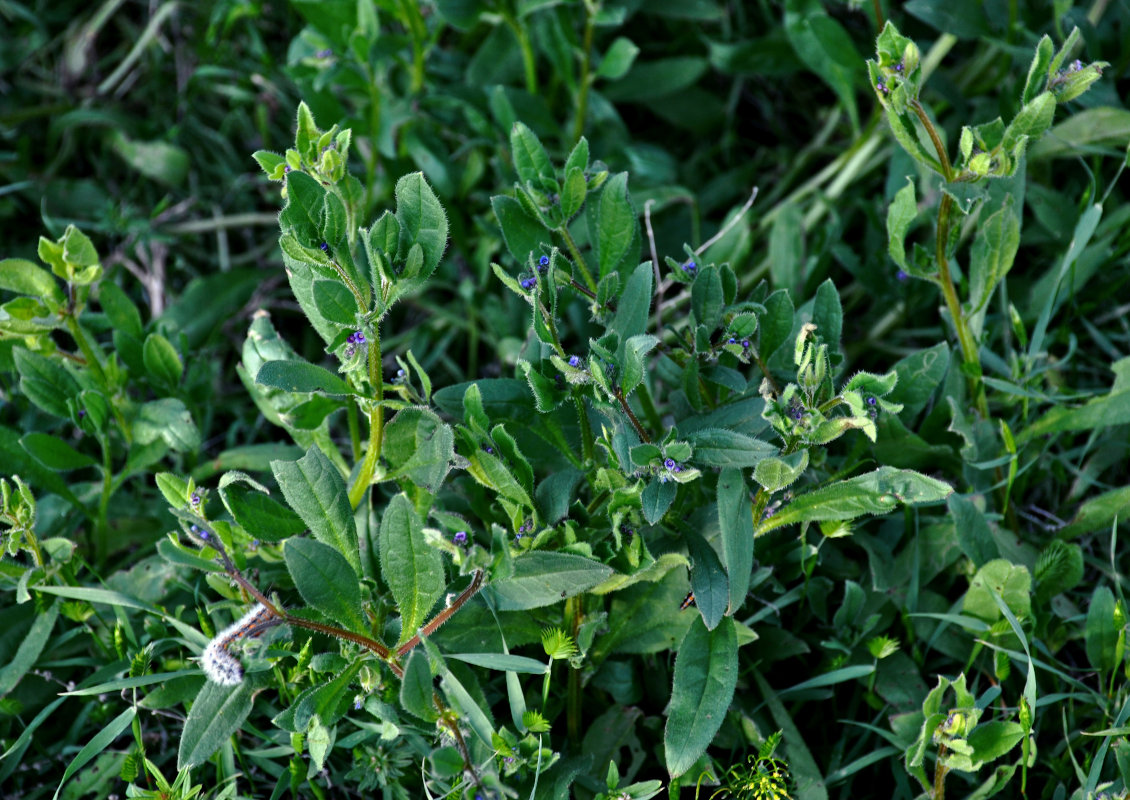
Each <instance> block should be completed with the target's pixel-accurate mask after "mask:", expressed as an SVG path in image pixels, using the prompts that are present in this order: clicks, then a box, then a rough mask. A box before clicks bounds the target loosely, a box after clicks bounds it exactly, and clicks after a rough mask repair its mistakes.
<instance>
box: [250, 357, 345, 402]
mask: <svg viewBox="0 0 1130 800" xmlns="http://www.w3.org/2000/svg"><path fill="white" fill-rule="evenodd" d="M255 382H256V383H258V384H260V385H261V386H266V387H267V388H269V389H281V390H282V391H284V392H294V393H296V394H313V393H314V392H317V393H319V394H326V395H330V396H334V397H342V396H345V395H349V394H353V390H352V389H351V388H349V384H348V383H346V382H345V381H343V380H342V379H341V378H339V377H338V376H337V375H334V374H333V373H332V372H330V371H329V370H328V369H326V368H325V367H319V366H318V365H317V364H311V363H309V362H307V361H268V362H266V363H265V364H263V366H261V367H260V368H259V372H258V374H256V375H255Z"/></svg>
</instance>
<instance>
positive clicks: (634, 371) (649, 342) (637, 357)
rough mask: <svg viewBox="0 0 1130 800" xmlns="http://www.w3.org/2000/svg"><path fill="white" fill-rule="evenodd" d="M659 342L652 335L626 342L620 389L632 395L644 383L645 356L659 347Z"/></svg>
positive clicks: (645, 334) (642, 335) (640, 336)
mask: <svg viewBox="0 0 1130 800" xmlns="http://www.w3.org/2000/svg"><path fill="white" fill-rule="evenodd" d="M658 344H659V340H658V339H657V338H655V337H654V336H652V335H651V334H650V333H641V334H639V335H638V336H633V337H631V338H630V339H628V340H627V341H626V342H624V355H623V359H622V371H621V373H620V388H621V389H622V390H623V391H624V394H625V395H627V394H631V393H632V392H634V391H635V390H636V387H637V386H639V385H640V383H642V382H643V376H644V356H646V355H647V354H648V353H650V352H651V351H652V350H654V349H655V348H656V346H658Z"/></svg>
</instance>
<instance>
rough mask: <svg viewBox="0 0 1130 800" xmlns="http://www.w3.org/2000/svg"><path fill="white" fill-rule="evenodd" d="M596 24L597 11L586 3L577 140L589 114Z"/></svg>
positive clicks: (578, 88)
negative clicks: (593, 41) (590, 74)
mask: <svg viewBox="0 0 1130 800" xmlns="http://www.w3.org/2000/svg"><path fill="white" fill-rule="evenodd" d="M595 25H596V11H595V9H593V7H592V6H591V5H590V4H589V3H588V2H586V3H585V34H584V36H585V40H584V45H583V53H582V55H581V79H580V81H579V82H578V86H577V118H576V119H575V120H573V139H572V141H574V142H577V141H579V140H580V138H581V134H583V133H584V132H585V116H586V115H587V114H588V105H589V83H590V82H591V81H592V79H591V77H590V76H589V73H590V72H591V71H592V35H593V28H594V27H595Z"/></svg>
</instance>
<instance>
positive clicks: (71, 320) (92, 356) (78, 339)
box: [63, 308, 109, 388]
mask: <svg viewBox="0 0 1130 800" xmlns="http://www.w3.org/2000/svg"><path fill="white" fill-rule="evenodd" d="M63 320H64V322H65V324H66V326H67V331H69V332H70V334H71V338H73V339H74V340H75V344H77V345H78V349H79V350H81V351H82V355H83V357H84V358H85V359H86V365H87V366H88V367H89V368H90V372H91V374H92V375H93V376H94V379H95V380H96V381H98V383H100V384H102V386H104V387H106V388H109V387H108V386H107V385H106V373H105V372H104V371H103V370H102V361H101V360H100V359H99V358H98V354H97V352H96V351H95V350H94V346H93V345H92V344H91V343H90V339H88V338H87V336H86V331H84V330H83V329H82V325H81V324H79V321H78V317H76V316H75V315H74V309H73V308H72V309H71V311H70V312H69V313H68V314H67V315H66V316H65V317H64V318H63Z"/></svg>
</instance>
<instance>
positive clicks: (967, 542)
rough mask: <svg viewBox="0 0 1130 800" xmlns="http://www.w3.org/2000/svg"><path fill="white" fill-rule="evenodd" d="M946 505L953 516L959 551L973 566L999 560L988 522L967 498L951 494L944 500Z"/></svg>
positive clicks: (998, 551) (998, 552)
mask: <svg viewBox="0 0 1130 800" xmlns="http://www.w3.org/2000/svg"><path fill="white" fill-rule="evenodd" d="M946 505H947V506H949V510H950V514H951V515H952V516H953V525H954V531H955V533H956V534H957V543H958V544H959V545H960V546H961V551H962V552H963V553H965V555H966V556H968V558H969V560H970V561H972V562H973V566H975V567H980V566H983V565H984V564H986V563H988V562H989V561H992V560H993V559H995V558H1000V555H1001V554H1000V550H999V549H998V548H997V543H996V541H994V540H993V533H992V531H991V530H990V529H989V522H988V520H986V519H985V515H984V514H983V513H981V510H980V509H979V508H977V507H976V506H975V505H973V502H972V501H971V500H970V499H969V498H967V497H965V496H964V495H960V494H951V495H950V496H949V497H948V498H946Z"/></svg>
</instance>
